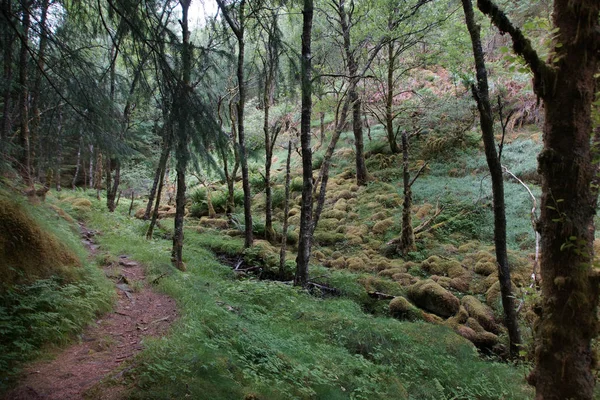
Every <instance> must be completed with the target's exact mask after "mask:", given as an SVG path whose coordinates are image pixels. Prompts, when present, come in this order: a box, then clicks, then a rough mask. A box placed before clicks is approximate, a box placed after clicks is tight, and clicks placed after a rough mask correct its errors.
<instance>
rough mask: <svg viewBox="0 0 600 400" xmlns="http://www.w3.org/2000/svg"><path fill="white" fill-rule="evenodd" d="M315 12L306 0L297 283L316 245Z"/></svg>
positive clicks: (302, 278)
mask: <svg viewBox="0 0 600 400" xmlns="http://www.w3.org/2000/svg"><path fill="white" fill-rule="evenodd" d="M313 13H314V5H313V0H304V8H303V10H302V15H303V23H302V59H301V76H302V113H301V117H300V145H301V148H302V206H301V209H300V238H299V242H298V256H297V257H296V275H295V277H294V285H296V286H306V284H307V283H308V262H309V260H310V250H311V245H312V233H313V232H312V212H313V204H312V202H313V196H312V191H313V175H312V151H311V148H310V117H311V113H312V99H311V95H312V68H311V49H310V48H311V34H312V20H313Z"/></svg>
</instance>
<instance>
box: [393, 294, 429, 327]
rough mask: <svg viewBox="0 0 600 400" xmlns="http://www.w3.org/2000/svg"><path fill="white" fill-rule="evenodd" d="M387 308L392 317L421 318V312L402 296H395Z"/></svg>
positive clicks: (404, 318)
mask: <svg viewBox="0 0 600 400" xmlns="http://www.w3.org/2000/svg"><path fill="white" fill-rule="evenodd" d="M389 310H390V314H391V315H392V317H394V318H398V319H401V320H408V321H415V320H420V319H423V312H422V311H421V310H419V309H418V308H417V307H415V306H414V305H412V304H411V302H410V301H408V300H407V299H406V298H404V297H402V296H398V297H395V298H394V299H392V301H390V305H389Z"/></svg>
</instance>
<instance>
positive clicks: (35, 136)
mask: <svg viewBox="0 0 600 400" xmlns="http://www.w3.org/2000/svg"><path fill="white" fill-rule="evenodd" d="M49 3H50V2H49V0H42V2H41V4H40V5H41V9H40V17H39V27H38V30H39V46H38V52H37V60H36V63H37V69H36V71H35V79H34V82H33V91H32V93H31V113H32V114H33V115H32V121H31V122H32V123H31V144H30V147H31V167H32V168H33V169H35V167H36V166H37V165H39V162H38V159H37V156H38V155H39V156H41V154H38V153H40V152H41V151H38V150H39V147H40V146H41V145H40V143H39V131H40V125H41V111H40V104H41V95H42V76H43V71H44V68H45V66H46V48H47V46H48V35H47V34H46V29H47V27H46V20H47V17H48V6H49Z"/></svg>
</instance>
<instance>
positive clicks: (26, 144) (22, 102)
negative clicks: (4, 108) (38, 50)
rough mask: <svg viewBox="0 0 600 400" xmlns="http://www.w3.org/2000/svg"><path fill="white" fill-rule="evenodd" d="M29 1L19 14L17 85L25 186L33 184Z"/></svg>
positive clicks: (21, 160) (24, 3)
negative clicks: (18, 88) (30, 124)
mask: <svg viewBox="0 0 600 400" xmlns="http://www.w3.org/2000/svg"><path fill="white" fill-rule="evenodd" d="M31 5H32V2H31V1H23V3H22V16H21V29H22V32H21V35H22V36H21V50H20V53H19V85H20V87H21V92H20V96H19V112H20V118H21V120H20V125H21V129H20V134H19V139H20V144H21V156H20V162H21V167H22V171H23V177H24V178H25V183H26V184H27V186H32V185H33V179H32V176H31V147H30V131H29V89H28V84H29V76H28V75H29V74H28V68H27V60H28V58H29V57H28V56H27V53H28V47H29V43H28V41H29V28H30V27H31V16H30V10H29V7H31Z"/></svg>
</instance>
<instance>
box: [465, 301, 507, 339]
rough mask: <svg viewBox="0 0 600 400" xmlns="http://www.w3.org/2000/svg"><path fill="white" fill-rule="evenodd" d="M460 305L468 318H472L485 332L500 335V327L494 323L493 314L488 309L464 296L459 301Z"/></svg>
mask: <svg viewBox="0 0 600 400" xmlns="http://www.w3.org/2000/svg"><path fill="white" fill-rule="evenodd" d="M461 304H462V305H463V307H465V309H466V310H467V312H468V313H469V316H471V317H472V318H474V319H475V320H476V321H477V322H478V323H479V324H480V325H481V326H482V327H483V328H484V329H485V330H486V331H488V332H493V333H495V334H498V333H500V331H501V329H500V325H498V323H497V322H496V319H495V318H494V312H493V311H492V309H491V308H490V307H488V306H487V305H485V304H483V303H482V302H480V301H479V300H478V299H477V298H476V297H474V296H464V297H463V298H462V299H461Z"/></svg>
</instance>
